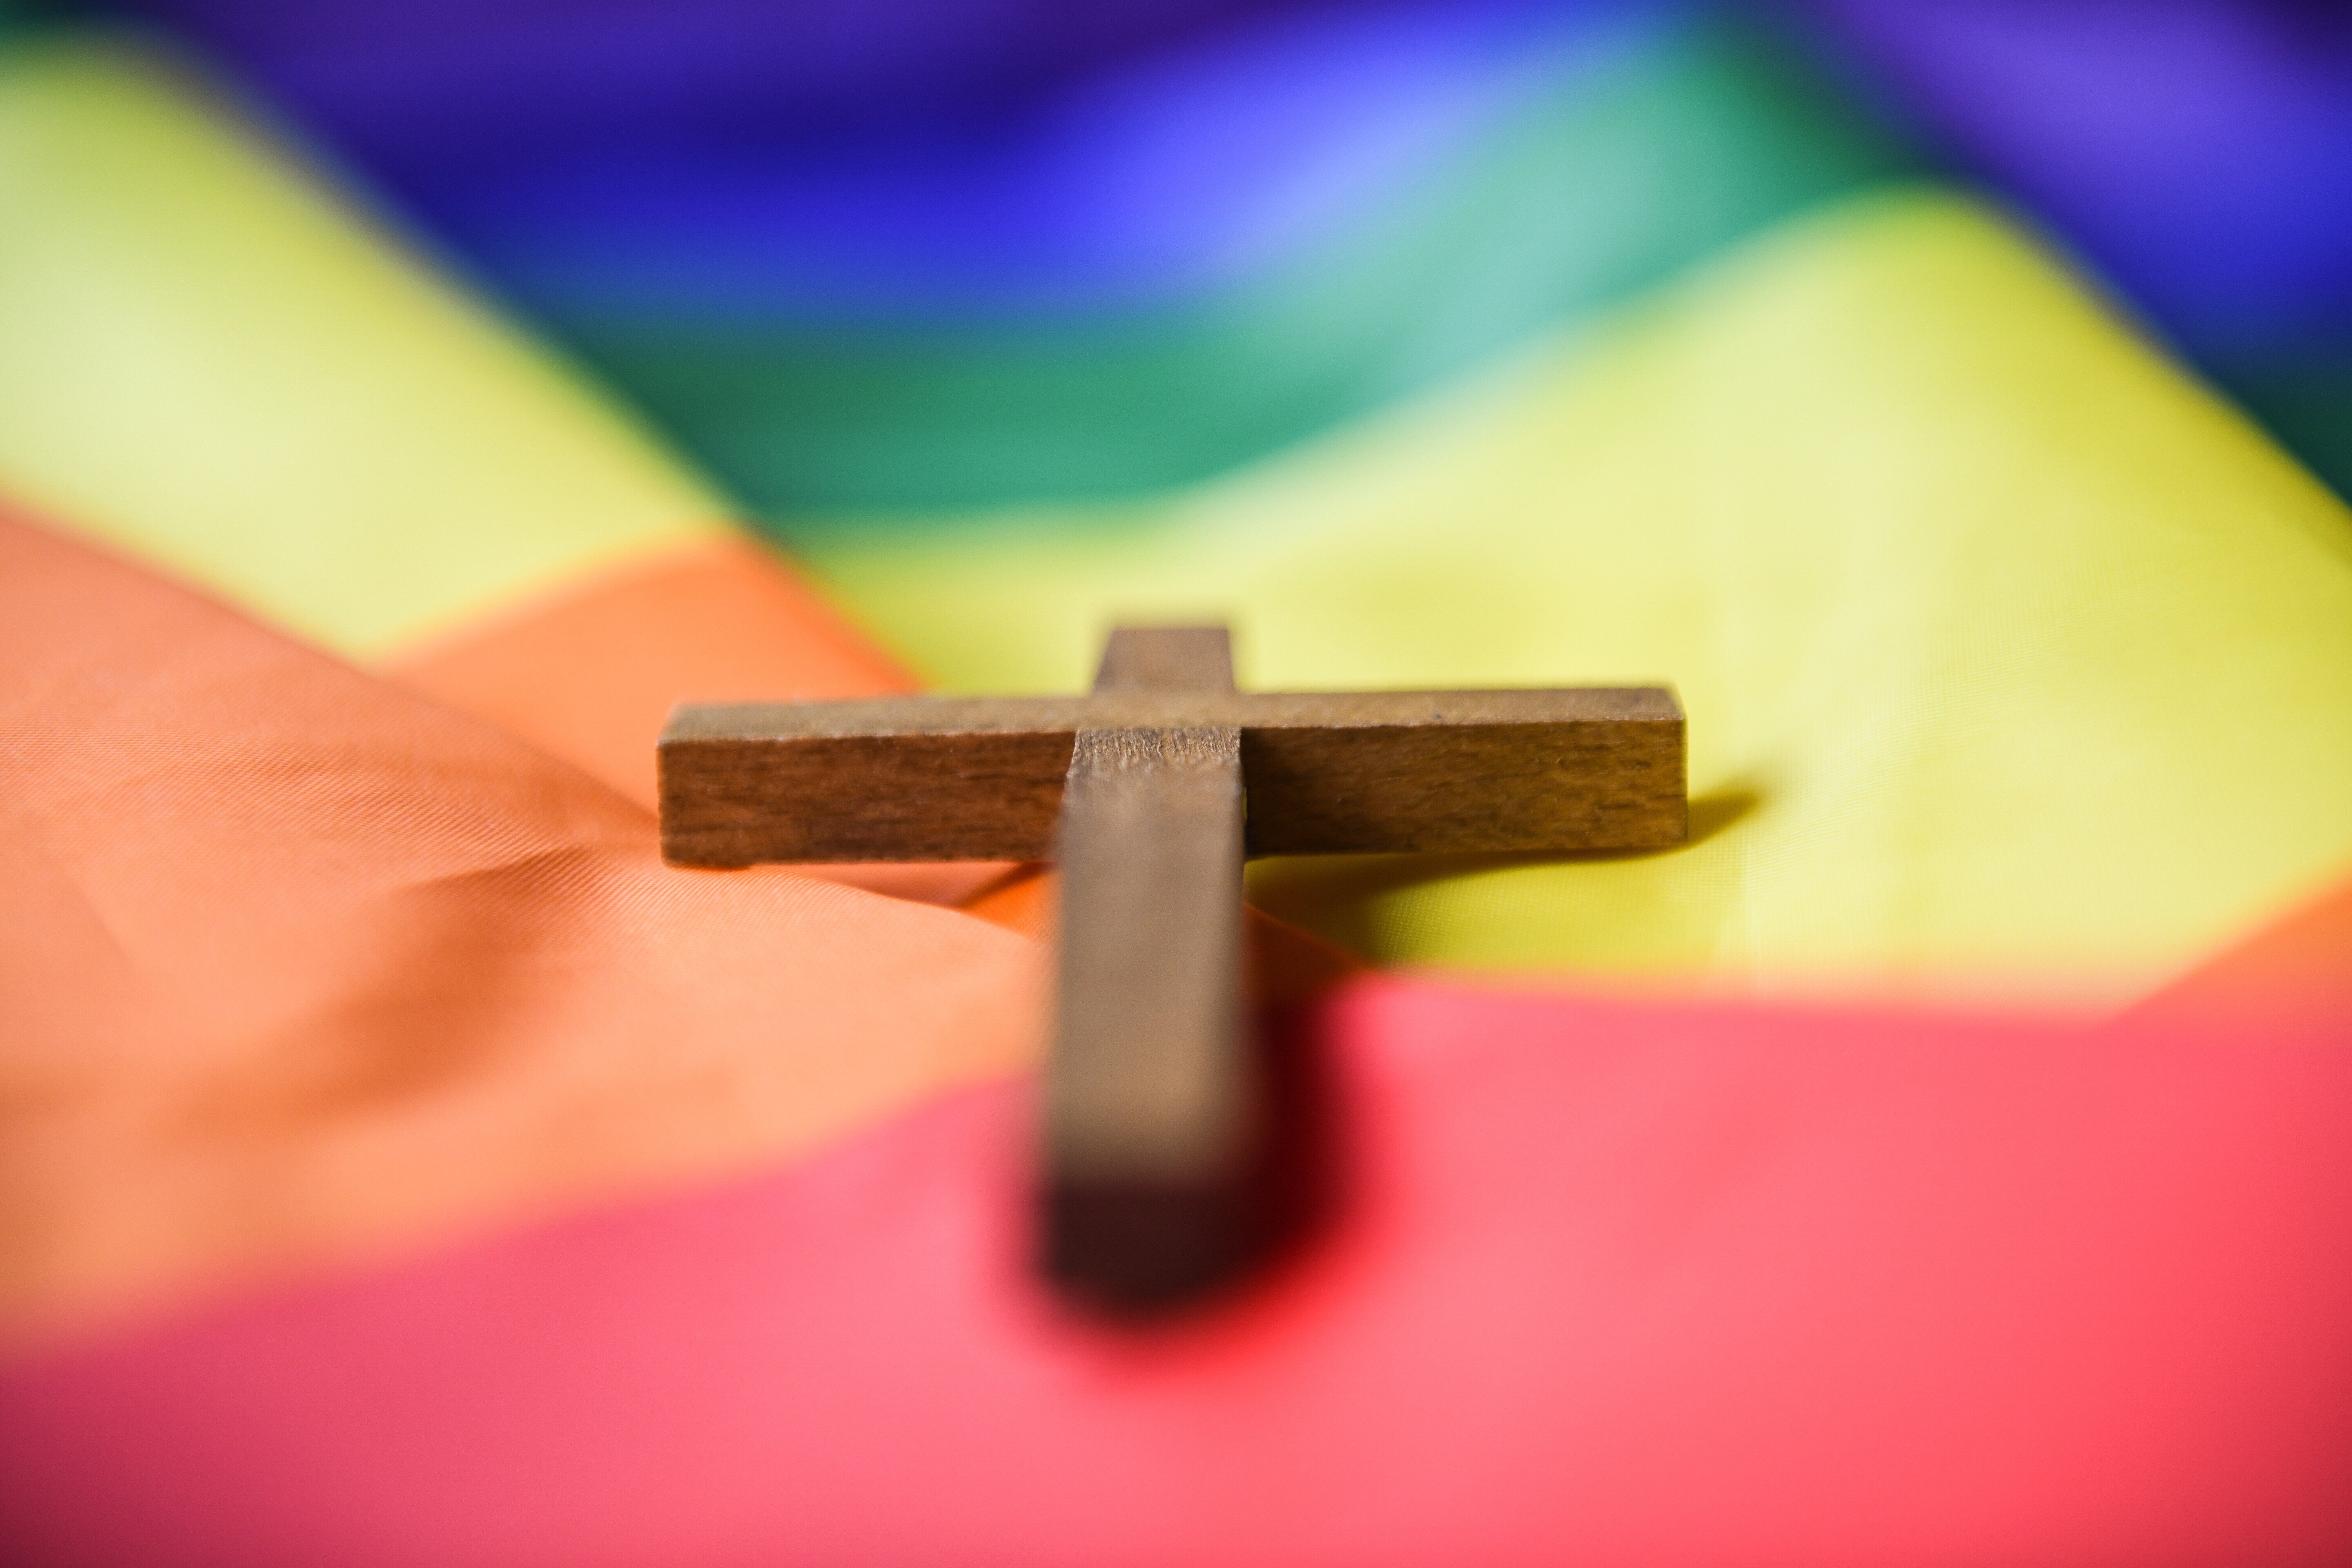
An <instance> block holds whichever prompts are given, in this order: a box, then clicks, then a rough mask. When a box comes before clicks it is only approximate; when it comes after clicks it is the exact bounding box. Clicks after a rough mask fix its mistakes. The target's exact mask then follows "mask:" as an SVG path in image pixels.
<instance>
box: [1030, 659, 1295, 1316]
mask: <svg viewBox="0 0 2352 1568" xmlns="http://www.w3.org/2000/svg"><path fill="white" fill-rule="evenodd" d="M1095 689H1096V690H1097V692H1115V691H1162V692H1165V691H1223V692H1230V691H1232V690H1233V689H1234V682H1233V658H1232V654H1231V650H1230V646H1229V644H1228V642H1227V638H1226V635H1225V632H1224V630H1223V627H1153V628H1126V629H1122V630H1119V631H1117V632H1114V633H1113V634H1112V636H1111V638H1110V642H1109V644H1108V647H1106V648H1105V650H1104V653H1103V661H1102V668H1101V672H1100V673H1099V674H1098V675H1097V677H1096V679H1095ZM1245 810H1246V806H1245V797H1244V792H1243V784H1242V756H1241V729H1240V727H1239V726H1238V725H1234V724H1200V725H1181V726H1161V727H1152V728H1136V729H1125V728H1122V729H1081V730H1079V731H1077V734H1076V741H1075V742H1074V744H1073V746H1072V750H1071V758H1070V771H1069V776H1068V781H1067V783H1066V785H1065V787H1064V791H1063V795H1062V815H1061V828H1060V834H1059V837H1058V841H1057V844H1056V850H1055V858H1056V859H1057V860H1058V861H1059V862H1060V865H1061V869H1062V894H1061V953H1062V959H1061V967H1060V973H1059V976H1058V981H1057V989H1056V994H1055V1033H1054V1043H1053V1047H1052V1054H1051V1056H1050V1057H1049V1058H1048V1060H1047V1065H1046V1071H1045V1136H1044V1144H1045V1183H1044V1192H1043V1194H1042V1199H1043V1205H1044V1213H1043V1215H1042V1216H1041V1217H1042V1218H1043V1221H1044V1231H1045V1235H1044V1259H1043V1260H1044V1263H1045V1268H1046V1271H1047V1272H1048V1273H1049V1274H1051V1275H1052V1276H1053V1277H1054V1278H1055V1279H1057V1280H1059V1281H1060V1282H1061V1283H1062V1284H1063V1285H1064V1286H1065V1287H1066V1289H1070V1290H1071V1291H1073V1292H1074V1293H1076V1294H1079V1295H1084V1296H1087V1297H1090V1298H1094V1299H1096V1300H1101V1301H1103V1302H1105V1303H1107V1304H1109V1305H1112V1306H1116V1307H1122V1308H1130V1309H1134V1308H1150V1307H1154V1306H1158V1305H1161V1304H1165V1303H1168V1302H1172V1301H1176V1300H1181V1299H1183V1298H1185V1297H1188V1296H1191V1295H1194V1294H1197V1293H1199V1292H1200V1291H1202V1290H1203V1289H1207V1288H1209V1287H1210V1286H1212V1285H1213V1284H1215V1283H1216V1282H1217V1281H1218V1280H1219V1279H1223V1278H1225V1277H1226V1276H1228V1275H1230V1274H1232V1273H1233V1272H1234V1271H1235V1270H1236V1269H1237V1268H1239V1267H1240V1266H1241V1265H1242V1264H1243V1263H1244V1262H1245V1261H1246V1258H1247V1256H1248V1254H1249V1252H1250V1250H1251V1248H1252V1247H1253V1244H1254V1241H1255V1224H1254V1220H1255V1215H1254V1212H1253V1210H1254V1206H1255V1205H1254V1203H1253V1197H1254V1194H1253V1193H1252V1191H1251V1188H1252V1186H1253V1184H1254V1176H1255V1173H1256V1172H1257V1170H1258V1168H1259V1166H1260V1164H1261V1161H1260V1159H1259V1154H1260V1152H1261V1148H1262V1142H1263V1135H1264V1129H1263V1127H1262V1121H1263V1114H1264V1108H1263V1106H1262V1104H1261V1103H1260V1099H1259V1093H1258V1091H1259V1089H1260V1087H1261V1086H1260V1075H1259V1073H1258V1072H1257V1070H1256V1064H1255V1061H1254V1060H1253V1059H1252V1058H1251V1052H1250V1046H1249V1031H1248V1029H1247V1027H1246V1026H1245V1022H1244V1014H1243V999H1242V858H1243V853H1244V851H1243V823H1244V813H1245Z"/></svg>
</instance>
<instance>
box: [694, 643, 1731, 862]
mask: <svg viewBox="0 0 2352 1568" xmlns="http://www.w3.org/2000/svg"><path fill="white" fill-rule="evenodd" d="M1202 727H1233V728H1236V729H1238V730H1239V731H1240V732H1241V758H1242V768H1243V773H1244V775H1245V777H1246V779H1247V781H1248V825H1247V836H1248V849H1249V852H1250V853H1251V854H1254V855H1311V854H1336V853H1366V852H1376V851H1386V850H1424V851H1427V850H1438V851H1456V852H1476V851H1491V850H1571V849H1634V848H1655V847H1664V846H1667V845H1672V844H1678V843H1680V842H1682V840H1683V837H1684V834H1685V805H1684V771H1685V768H1684V738H1683V714H1682V709H1681V707H1680V705H1679V704H1678V703H1676V701H1675V697H1674V693H1673V692H1671V691H1669V690H1667V689H1665V688H1664V687H1568V688H1558V689H1521V690H1494V691H1380V692H1270V691H1259V692H1218V691H1181V692H1160V691H1145V690H1111V691H1102V692H1097V693H1094V694H1091V695H1087V696H1072V697H1019V698H975V697H916V698H888V699H878V700H856V701H848V702H811V703H740V704H712V705H702V706H690V707H684V708H680V709H679V710H677V712H676V713H675V714H674V715H673V716H672V717H671V720H670V723H669V727H668V729H667V731H665V732H664V734H663V736H662V741H661V746H660V753H659V760H660V771H661V792H662V852H663V854H664V855H665V856H666V857H667V858H668V859H669V860H671V861H672V862H673V863H675V864H678V865H687V866H713V867H717V866H748V865H752V864H755V863H758V862H761V861H793V860H800V861H841V860H954V859H975V860H1031V859H1041V858H1045V857H1046V856H1048V855H1049V854H1050V853H1051V851H1052V847H1053V842H1054V826H1055V817H1056V816H1057V815H1058V813H1059V811H1060V808H1061V804H1062V791H1063V785H1064V782H1065V780H1066V777H1067V776H1068V773H1069V767H1070V753H1071V747H1072V744H1073V742H1074V740H1075V737H1076V733H1077V731H1079V730H1080V729H1121V730H1144V729H1176V728H1202Z"/></svg>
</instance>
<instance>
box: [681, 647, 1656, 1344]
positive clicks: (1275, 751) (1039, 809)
mask: <svg viewBox="0 0 2352 1568" xmlns="http://www.w3.org/2000/svg"><path fill="white" fill-rule="evenodd" d="M659 762H660V773H661V835H662V853H663V856H664V857H665V858H667V859H668V860H669V861H670V862H671V863H673V864H675V865H681V866H700V867H732V866H749V865H752V864H755V863H758V862H762V861H803V862H806V861H817V862H824V861H866V860H957V859H970V860H1039V859H1046V858H1051V859H1054V860H1055V861H1058V862H1059V863H1060V867H1061V872H1062V890H1061V953H1060V966H1059V976H1058V982H1057V994H1056V1004H1057V1005H1056V1013H1055V1038H1054V1045H1053V1049H1052V1052H1051V1055H1050V1057H1049V1058H1048V1063H1047V1068H1046V1073H1045V1114H1044V1138H1043V1144H1044V1164H1045V1170H1044V1182H1043V1190H1042V1194H1041V1195H1042V1197H1043V1200H1044V1206H1043V1210H1042V1219H1043V1224H1044V1243H1045V1245H1044V1249H1043V1259H1042V1260H1043V1262H1044V1265H1045V1268H1046V1271H1047V1272H1048V1273H1049V1274H1050V1275H1051V1276H1052V1277H1054V1278H1055V1279H1057V1280H1059V1281H1060V1282H1062V1283H1063V1284H1064V1285H1065V1286H1066V1287H1067V1288H1069V1289H1073V1290H1074V1291H1076V1292H1077V1293H1079V1294H1081V1295H1084V1296H1087V1297H1091V1298H1093V1299H1095V1300H1098V1301H1101V1302H1104V1303H1107V1304H1109V1305H1113V1306H1118V1307H1127V1308H1150V1307H1154V1306H1158V1305H1162V1304H1166V1303H1171V1302H1174V1301H1178V1300H1183V1299H1185V1298H1187V1297H1190V1296H1192V1295H1193V1294H1196V1293H1198V1292H1199V1291H1201V1290H1202V1289H1207V1288H1209V1287H1211V1286H1213V1285H1215V1284H1217V1283H1219V1282H1221V1281H1223V1279H1227V1278H1228V1277H1230V1276H1231V1275H1232V1274H1233V1273H1234V1271H1236V1270H1237V1269H1238V1268H1241V1267H1243V1266H1244V1264H1245V1263H1246V1262H1247V1260H1248V1258H1250V1257H1251V1255H1252V1254H1253V1253H1254V1251H1255V1249H1256V1247H1257V1246H1258V1244H1259V1242H1260V1240H1261V1238H1262V1228H1263V1227H1262V1225H1261V1224H1260V1223H1259V1222H1260V1220H1261V1218H1262V1216H1261V1215H1259V1214H1258V1213H1257V1210H1258V1208H1259V1207H1260V1205H1259V1203H1258V1198H1257V1189H1258V1187H1259V1185H1260V1184H1261V1183H1262V1180H1263V1176H1264V1173H1265V1170H1266V1169H1267V1166H1268V1156H1269V1149H1270V1134H1271V1130H1270V1129H1269V1128H1268V1127H1267V1126H1266V1121H1267V1105H1266V1100H1265V1083H1264V1081H1263V1075H1262V1073H1261V1072H1260V1070H1259V1064H1257V1063H1256V1062H1255V1059H1254V1058H1253V1056H1252V1054H1251V1052H1250V1049H1249V1037H1248V1031H1247V1028H1246V1026H1245V1022H1244V1018H1245V1015H1244V982H1243V973H1242V971H1243V963H1242V862H1243V859H1244V857H1245V856H1250V855H1324V854H1349V853H1364V852H1371V851H1383V850H1423V851H1430V850H1442V851H1451V852H1464V851H1470V852H1476V851H1494V850H1576V849H1641V848H1654V847H1662V846H1666V845H1672V844H1679V843H1681V842H1682V841H1683V838H1684V837H1685V831H1686V827H1687V813H1686V808H1685V792H1684V753H1683V715H1682V710H1681V708H1680V706H1679V705H1678V704H1677V703H1676V702H1675V697H1674V694H1673V692H1671V691H1670V690H1667V689H1664V688H1663V687H1610V688H1603V687H1587V688H1568V689H1548V690H1534V689H1525V690H1498V691H1366V692H1345V693H1341V692H1330V693H1325V692H1240V691H1236V690H1235V689H1234V679H1233V661H1232V657H1231V653H1230V651H1229V646H1228V642H1227V638H1226V634H1225V631H1224V629H1223V627H1221V626H1179V627H1152V628H1137V627H1122V628H1120V629H1119V630H1118V631H1115V632H1113V633H1112V634H1111V637H1110V640H1109V643H1108V646H1107V647H1106V648H1105V650H1104V653H1103V660H1102V668H1101V672H1100V673H1099V674H1098V675H1097V676H1096V678H1095V686H1094V691H1093V693H1092V694H1091V695H1088V696H1083V697H891V698H877V699H865V700H851V701H839V702H796V703H733V704H725V705H706V706H685V707H681V708H679V709H678V710H677V711H676V712H675V713H673V714H672V715H671V717H670V721H669V724H668V727H667V730H666V731H664V732H663V735H662V738H661V742H660V752H659Z"/></svg>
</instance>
